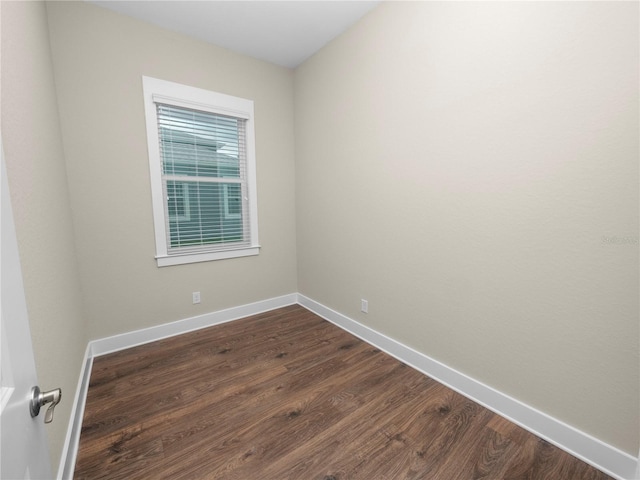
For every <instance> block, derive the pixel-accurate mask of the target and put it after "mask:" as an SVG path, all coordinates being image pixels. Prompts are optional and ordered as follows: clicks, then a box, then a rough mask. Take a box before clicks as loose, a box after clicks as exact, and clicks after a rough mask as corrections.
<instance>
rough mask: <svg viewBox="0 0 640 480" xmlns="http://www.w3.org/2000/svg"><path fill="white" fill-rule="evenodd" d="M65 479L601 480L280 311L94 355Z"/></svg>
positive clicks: (447, 394)
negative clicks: (70, 471)
mask: <svg viewBox="0 0 640 480" xmlns="http://www.w3.org/2000/svg"><path fill="white" fill-rule="evenodd" d="M75 478H76V479H94V478H118V479H136V478H144V479H156V478H167V479H169V478H170V479H182V478H184V479H214V478H216V479H217V478H219V479H241V480H254V479H256V480H258V479H259V480H262V479H265V480H269V479H274V480H275V479H277V480H284V479H304V480H307V479H309V480H314V479H318V480H338V479H340V480H342V479H366V480H374V479H380V480H382V479H439V480H453V479H460V480H462V479H465V480H467V479H480V478H483V479H514V480H515V479H518V480H525V479H527V480H535V479H549V480H563V479H567V480H575V479H580V480H596V479H597V480H601V479H608V478H610V477H608V476H607V475H605V474H603V473H601V472H599V471H598V470H596V469H594V468H592V467H590V466H589V465H587V464H585V463H583V462H581V461H579V460H577V459H576V458H574V457H572V456H571V455H569V454H567V453H565V452H563V451H562V450H560V449H558V448H556V447H554V446H552V445H550V444H549V443H547V442H545V441H544V440H541V439H539V438H537V437H535V436H534V435H532V434H530V433H528V432H526V431H525V430H523V429H522V428H520V427H518V426H516V425H514V424H513V423H510V422H508V421H506V420H504V419H503V418H501V417H499V416H497V415H495V414H493V413H492V412H490V411H489V410H487V409H485V408H483V407H481V406H480V405H478V404H476V403H474V402H472V401H470V400H468V399H467V398H465V397H463V396H461V395H459V394H457V393H455V392H454V391H452V390H450V389H448V388H447V387H444V386H443V385H441V384H439V383H437V382H436V381H434V380H432V379H430V378H429V377H426V376H424V375H422V374H421V373H419V372H417V371H415V370H413V369H412V368H410V367H407V366H405V365H404V364H402V363H401V362H399V361H397V360H395V359H394V358H392V357H390V356H389V355H387V354H385V353H383V352H381V351H379V350H377V349H376V348H375V347H372V346H371V345H368V344H366V343H364V342H362V341H361V340H359V339H357V338H355V337H353V336H352V335H350V334H348V333H346V332H344V331H343V330H341V329H339V328H338V327H336V326H334V325H332V324H330V323H329V322H326V321H324V320H323V319H321V318H319V317H318V316H316V315H314V314H313V313H311V312H309V311H307V310H305V309H304V308H302V307H300V306H291V307H286V308H281V309H278V310H274V311H271V312H267V313H264V314H260V315H256V316H253V317H249V318H246V319H242V320H238V321H235V322H231V323H227V324H224V325H218V326H215V327H211V328H207V329H204V330H199V331H197V332H192V333H188V334H185V335H181V336H179V337H174V338H170V339H166V340H161V341H158V342H154V343H150V344H147V345H143V346H139V347H136V348H132V349H129V350H126V351H122V352H117V353H114V354H110V355H106V356H102V357H98V358H96V359H95V361H94V364H93V370H92V372H91V383H90V387H89V393H88V396H87V403H86V409H85V413H84V420H83V426H82V433H81V437H80V447H79V452H78V459H77V463H76V470H75Z"/></svg>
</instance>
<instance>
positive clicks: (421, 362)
mask: <svg viewBox="0 0 640 480" xmlns="http://www.w3.org/2000/svg"><path fill="white" fill-rule="evenodd" d="M295 303H298V304H300V305H302V306H303V307H305V308H307V309H308V310H310V311H312V312H314V313H315V314H317V315H319V316H320V317H322V318H324V319H326V320H328V321H330V322H331V323H333V324H335V325H337V326H339V327H340V328H342V329H344V330H346V331H348V332H349V333H351V334H353V335H355V336H356V337H358V338H361V339H362V340H364V341H365V342H367V343H370V344H371V345H374V346H376V347H377V348H379V349H380V350H382V351H384V352H386V353H388V354H389V355H391V356H393V357H395V358H397V359H398V360H400V361H401V362H403V363H405V364H407V365H409V366H411V367H413V368H415V369H416V370H418V371H420V372H422V373H424V374H425V375H428V376H429V377H431V378H433V379H434V380H437V381H439V382H440V383H442V384H444V385H446V386H447V387H449V388H451V389H453V390H455V391H456V392H458V393H460V394H462V395H464V396H465V397H467V398H469V399H471V400H473V401H475V402H477V403H479V404H481V405H483V406H484V407H486V408H488V409H489V410H492V411H493V412H495V413H497V414H499V415H501V416H503V417H505V418H507V419H508V420H510V421H512V422H514V423H516V424H517V425H520V426H521V427H523V428H525V429H526V430H528V431H530V432H532V433H534V434H535V435H537V436H539V437H541V438H544V439H545V440H547V441H548V442H550V443H552V444H554V445H556V446H557V447H559V448H561V449H563V450H565V451H567V452H569V453H570V454H572V455H574V456H575V457H577V458H579V459H581V460H583V461H585V462H587V463H589V464H590V465H593V466H594V467H596V468H598V469H599V470H601V471H603V472H605V473H606V474H608V475H610V476H612V477H614V478H616V479H617V480H634V479H636V478H639V477H638V476H637V473H635V472H636V469H637V467H638V465H640V459H636V458H634V457H633V456H631V455H629V454H627V453H625V452H622V451H620V450H618V449H616V448H614V447H612V446H610V445H607V444H605V443H603V442H601V441H600V440H598V439H597V438H594V437H592V436H590V435H588V434H586V433H584V432H581V431H579V430H577V429H576V428H574V427H572V426H570V425H567V424H565V423H563V422H561V421H559V420H557V419H555V418H552V417H550V416H549V415H547V414H545V413H543V412H540V411H539V410H536V409H535V408H532V407H530V406H528V405H526V404H524V403H522V402H520V401H519V400H516V399H514V398H511V397H509V396H508V395H505V394H503V393H501V392H499V391H497V390H495V389H493V388H491V387H489V386H487V385H484V384H483V383H481V382H478V381H476V380H474V379H473V378H470V377H468V376H466V375H464V374H463V373H460V372H458V371H456V370H454V369H452V368H450V367H448V366H446V365H444V364H442V363H440V362H438V361H437V360H434V359H432V358H430V357H428V356H426V355H424V354H422V353H420V352H418V351H416V350H414V349H412V348H410V347H408V346H406V345H403V344H402V343H400V342H398V341H396V340H394V339H392V338H390V337H387V336H386V335H384V334H381V333H379V332H377V331H375V330H373V329H372V328H369V327H367V326H365V325H362V324H361V323H358V322H356V321H355V320H353V319H351V318H349V317H346V316H345V315H342V314H341V313H338V312H336V311H334V310H332V309H330V308H328V307H325V306H324V305H322V304H320V303H318V302H316V301H314V300H312V299H310V298H308V297H306V296H304V295H301V294H296V293H293V294H289V295H284V296H282V297H276V298H271V299H268V300H263V301H260V302H256V303H251V304H248V305H242V306H239V307H234V308H229V309H226V310H221V311H218V312H212V313H209V314H205V315H200V316H197V317H192V318H187V319H184V320H178V321H176V322H171V323H167V324H164V325H158V326H155V327H150V328H146V329H143V330H137V331H134V332H129V333H124V334H121V335H115V336H113V337H108V338H103V339H99V340H93V341H91V342H89V345H88V346H87V351H86V354H85V359H84V365H83V368H82V371H81V373H80V378H79V381H78V388H77V390H76V396H75V399H74V405H73V409H72V412H71V420H70V422H69V427H68V429H67V437H66V440H65V446H64V449H63V452H62V458H61V461H60V467H59V470H58V478H59V479H64V480H66V479H71V478H72V477H73V470H74V468H75V461H76V455H77V450H78V442H79V440H80V430H81V428H82V417H83V415H84V405H85V399H86V396H87V390H88V388H89V378H90V375H91V367H92V364H93V358H94V357H96V356H100V355H105V354H107V353H111V352H115V351H118V350H123V349H125V348H131V347H134V346H137V345H141V344H144V343H149V342H153V341H156V340H161V339H163V338H167V337H171V336H174V335H179V334H182V333H187V332H190V331H193V330H198V329H200V328H206V327H209V326H213V325H217V324H221V323H225V322H229V321H232V320H237V319H239V318H243V317H247V316H250V315H255V314H258V313H262V312H266V311H269V310H273V309H276V308H280V307H284V306H287V305H293V304H295Z"/></svg>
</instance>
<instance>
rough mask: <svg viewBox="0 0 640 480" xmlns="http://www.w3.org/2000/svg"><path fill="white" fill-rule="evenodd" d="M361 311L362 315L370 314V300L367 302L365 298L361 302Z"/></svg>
mask: <svg viewBox="0 0 640 480" xmlns="http://www.w3.org/2000/svg"><path fill="white" fill-rule="evenodd" d="M360 310H361V311H362V313H369V300H365V299H364V298H363V299H362V300H360Z"/></svg>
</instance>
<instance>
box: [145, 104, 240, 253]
mask: <svg viewBox="0 0 640 480" xmlns="http://www.w3.org/2000/svg"><path fill="white" fill-rule="evenodd" d="M157 115H158V130H159V136H160V152H161V159H162V175H163V182H162V183H163V193H164V198H165V220H166V223H167V225H168V227H169V228H168V231H167V244H168V246H169V249H168V253H169V254H172V253H173V254H175V253H186V252H199V251H219V250H227V249H233V248H238V247H239V246H242V245H247V246H248V245H249V241H250V239H249V234H248V232H249V225H250V223H249V213H248V212H249V208H248V193H247V191H248V189H247V185H246V171H247V166H246V154H245V148H244V146H245V121H244V119H241V118H233V117H229V116H224V115H218V114H214V113H209V112H200V111H197V110H191V109H188V108H182V107H176V106H173V105H163V104H157Z"/></svg>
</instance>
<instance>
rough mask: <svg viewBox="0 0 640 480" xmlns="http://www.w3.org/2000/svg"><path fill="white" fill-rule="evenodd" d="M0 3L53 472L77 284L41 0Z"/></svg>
mask: <svg viewBox="0 0 640 480" xmlns="http://www.w3.org/2000/svg"><path fill="white" fill-rule="evenodd" d="M0 8H1V16H2V88H1V91H2V139H3V143H4V150H5V157H6V162H7V176H8V179H9V184H10V186H9V188H10V190H11V200H12V204H13V208H14V215H15V219H16V231H17V236H18V241H19V249H20V261H21V264H22V271H23V276H24V284H25V285H24V286H25V296H26V299H27V306H28V312H29V322H30V326H31V336H32V338H33V347H34V352H35V360H36V368H37V371H38V380H39V382H40V387H41V388H42V389H45V390H47V389H52V388H56V387H61V388H62V392H63V396H62V402H61V403H60V404H59V405H58V406H57V407H56V410H55V416H54V421H53V423H51V424H50V425H48V426H47V432H48V437H49V443H50V454H51V461H52V466H53V469H54V470H53V471H55V470H56V469H57V467H58V461H59V459H60V453H61V451H62V447H63V443H64V438H65V434H66V427H67V424H68V421H69V416H70V413H71V406H72V403H73V396H74V394H75V390H76V386H77V382H78V375H79V373H80V366H81V365H82V357H83V355H84V348H85V345H86V338H85V328H84V320H83V317H82V301H81V293H80V283H79V279H78V272H77V262H76V258H75V252H74V239H73V226H72V220H71V210H70V205H69V197H68V190H67V179H66V175H65V164H64V154H63V149H62V141H61V136H60V125H59V121H58V111H57V103H56V96H55V88H54V83H53V70H52V68H51V54H50V49H49V39H48V32H47V18H46V9H45V6H44V3H41V2H1V3H0ZM25 414H26V412H25ZM42 419H43V416H41V417H40V419H39V421H42Z"/></svg>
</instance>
